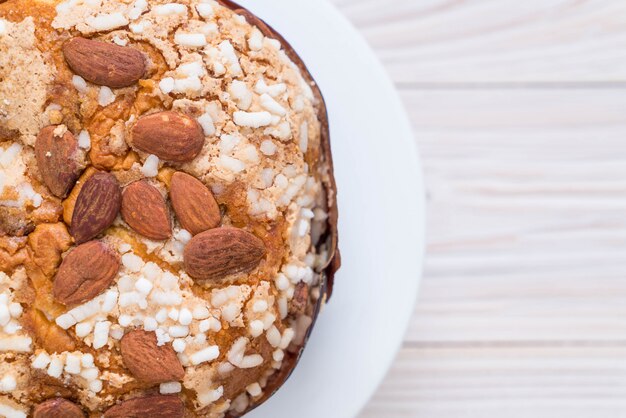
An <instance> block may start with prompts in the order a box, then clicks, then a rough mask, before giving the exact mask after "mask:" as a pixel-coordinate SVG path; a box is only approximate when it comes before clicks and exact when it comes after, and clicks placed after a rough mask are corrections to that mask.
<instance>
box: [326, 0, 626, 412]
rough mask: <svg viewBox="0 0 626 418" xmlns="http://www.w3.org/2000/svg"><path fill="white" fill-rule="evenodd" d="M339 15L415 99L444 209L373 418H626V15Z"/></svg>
mask: <svg viewBox="0 0 626 418" xmlns="http://www.w3.org/2000/svg"><path fill="white" fill-rule="evenodd" d="M333 1H334V2H335V3H336V4H337V6H338V7H339V8H340V9H341V10H342V11H343V12H344V13H345V14H346V16H347V17H348V18H349V19H350V20H351V21H352V22H354V24H355V25H356V26H357V27H358V28H359V29H360V31H361V32H362V33H363V35H364V36H365V37H366V38H367V39H368V40H369V41H370V43H371V45H372V46H373V47H374V49H375V50H376V51H377V52H378V54H379V56H380V58H381V59H382V61H383V62H384V64H385V65H386V67H387V69H388V71H389V73H390V74H391V76H392V77H393V79H394V81H395V82H396V84H397V86H398V88H399V90H400V92H401V95H402V97H403V99H404V101H405V103H406V106H407V108H408V111H409V114H410V116H411V119H412V121H413V126H414V128H415V138H416V141H417V143H418V144H419V147H420V150H421V154H422V158H423V161H424V166H425V172H426V180H427V191H428V205H429V210H428V213H429V221H428V231H427V236H428V257H427V263H426V271H425V277H424V281H423V286H422V289H421V291H420V298H419V302H418V305H417V307H416V310H415V315H414V319H413V321H412V324H411V326H410V329H409V332H408V334H407V337H406V341H405V343H404V346H403V348H402V351H401V352H400V354H399V356H398V358H397V360H396V362H395V364H394V366H393V368H392V369H391V371H390V373H389V375H388V377H387V379H386V380H385V382H384V383H383V385H382V386H381V387H380V389H379V390H378V392H377V394H376V395H375V396H374V398H373V399H372V401H371V402H370V403H369V405H368V406H367V407H366V409H365V410H364V411H363V413H362V414H361V416H360V418H405V417H418V418H422V417H424V418H492V417H493V418H518V417H519V418H527V417H532V418H555V417H556V418H561V417H568V418H582V417H589V418H613V417H615V418H618V417H626V1H625V0H586V1H585V0H567V1H566V0H523V1H520V0H466V1H463V0H333Z"/></svg>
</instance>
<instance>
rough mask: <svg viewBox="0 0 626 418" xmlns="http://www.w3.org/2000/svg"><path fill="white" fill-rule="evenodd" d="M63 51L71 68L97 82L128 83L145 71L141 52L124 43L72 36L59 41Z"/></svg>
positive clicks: (116, 85)
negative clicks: (118, 43) (66, 39)
mask: <svg viewBox="0 0 626 418" xmlns="http://www.w3.org/2000/svg"><path fill="white" fill-rule="evenodd" d="M63 55H64V56H65V61H67V64H68V65H69V66H70V68H71V69H72V71H74V72H75V73H76V74H78V75H79V76H81V77H83V78H84V79H85V80H87V81H91V82H92V83H94V84H98V85H101V86H108V87H112V88H121V87H128V86H130V85H132V84H134V83H136V82H137V81H138V80H139V79H141V78H142V77H143V76H144V74H145V73H146V60H145V58H144V56H143V54H142V53H141V52H139V51H138V50H136V49H133V48H131V47H127V46H119V45H115V44H110V43H106V42H100V41H94V40H91V39H85V38H72V39H70V40H69V41H67V42H66V43H65V44H64V45H63Z"/></svg>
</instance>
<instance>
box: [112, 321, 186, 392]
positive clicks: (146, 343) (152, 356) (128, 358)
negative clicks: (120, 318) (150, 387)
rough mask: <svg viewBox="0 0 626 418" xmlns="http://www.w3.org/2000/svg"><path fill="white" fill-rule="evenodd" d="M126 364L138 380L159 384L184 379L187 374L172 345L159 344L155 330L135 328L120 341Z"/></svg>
mask: <svg viewBox="0 0 626 418" xmlns="http://www.w3.org/2000/svg"><path fill="white" fill-rule="evenodd" d="M120 348H121V351H122V360H123V361H124V365H126V367H127V368H128V370H130V372H131V373H132V374H133V376H135V378H137V380H139V381H141V382H144V383H149V384H157V383H164V382H172V381H177V380H182V378H183V377H184V376H185V370H184V369H183V366H182V364H180V360H178V357H177V356H176V352H175V351H174V349H173V348H172V346H171V345H169V344H166V345H162V346H159V345H157V337H156V334H155V333H154V332H148V331H143V330H133V331H130V332H129V333H127V334H126V335H124V337H123V338H122V340H121V342H120Z"/></svg>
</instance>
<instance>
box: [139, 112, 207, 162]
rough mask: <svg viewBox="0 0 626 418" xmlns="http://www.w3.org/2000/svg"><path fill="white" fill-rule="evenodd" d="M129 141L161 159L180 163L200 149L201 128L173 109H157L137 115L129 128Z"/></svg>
mask: <svg viewBox="0 0 626 418" xmlns="http://www.w3.org/2000/svg"><path fill="white" fill-rule="evenodd" d="M131 143H132V145H133V146H134V147H135V148H137V149H138V150H140V151H143V152H147V153H148V154H154V155H156V156H157V157H159V158H160V159H162V160H165V161H171V162H175V163H184V162H188V161H191V160H193V159H194V158H196V157H197V156H198V154H200V151H202V146H203V145H204V131H203V130H202V127H201V126H200V124H199V123H198V122H197V121H196V120H195V119H193V118H190V117H189V116H187V115H183V114H181V113H177V112H171V111H166V112H159V113H153V114H151V115H148V116H143V117H141V118H139V120H138V121H137V123H136V124H135V126H134V127H133V128H132V131H131Z"/></svg>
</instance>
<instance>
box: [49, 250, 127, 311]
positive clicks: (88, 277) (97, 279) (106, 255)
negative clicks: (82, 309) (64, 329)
mask: <svg viewBox="0 0 626 418" xmlns="http://www.w3.org/2000/svg"><path fill="white" fill-rule="evenodd" d="M119 270H120V259H119V257H118V255H117V254H116V253H115V252H114V251H113V250H112V249H111V248H110V247H109V246H107V245H106V244H104V243H102V242H100V241H90V242H88V243H86V244H82V245H79V246H78V247H76V248H75V249H74V250H72V251H71V252H70V253H69V254H68V255H67V256H66V257H65V258H64V259H63V262H62V263H61V266H60V267H59V271H58V272H57V274H56V277H55V278H54V285H53V287H52V295H53V296H54V298H55V299H56V300H57V301H58V302H61V303H62V304H64V305H66V306H73V305H79V304H81V303H84V302H87V301H89V300H91V299H93V298H94V297H96V296H98V295H99V294H100V293H102V292H103V291H105V290H106V289H108V288H109V286H110V285H111V283H112V282H113V280H114V279H115V276H117V273H118V272H119Z"/></svg>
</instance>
